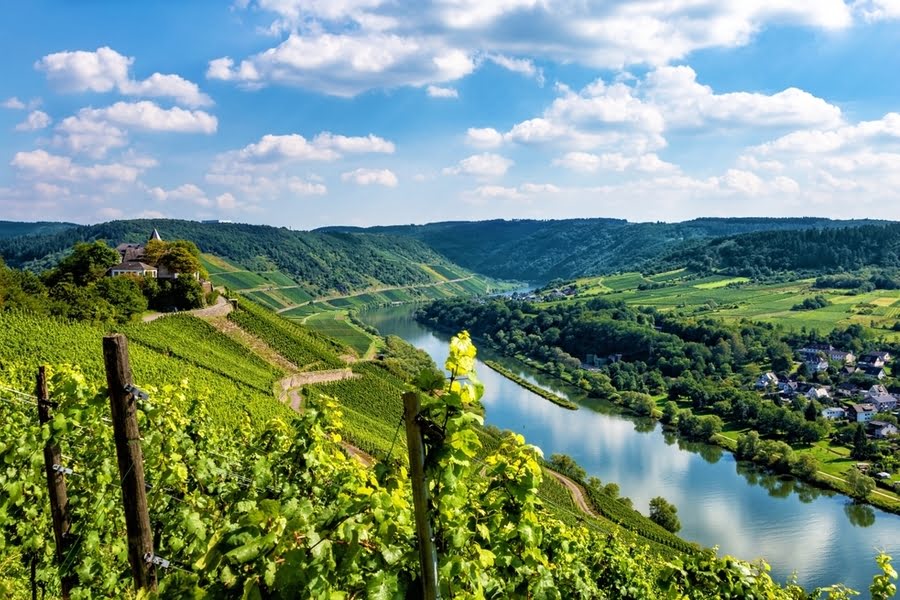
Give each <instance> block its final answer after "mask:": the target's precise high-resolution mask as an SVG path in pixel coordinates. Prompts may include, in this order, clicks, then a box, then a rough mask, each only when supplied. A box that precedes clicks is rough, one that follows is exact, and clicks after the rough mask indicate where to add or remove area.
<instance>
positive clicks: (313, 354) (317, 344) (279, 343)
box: [228, 301, 344, 371]
mask: <svg viewBox="0 0 900 600" xmlns="http://www.w3.org/2000/svg"><path fill="white" fill-rule="evenodd" d="M238 307H239V308H238V310H235V311H232V312H231V313H230V314H229V315H228V318H229V319H230V320H231V321H233V322H234V323H235V324H236V325H238V326H239V327H240V328H241V329H244V330H245V331H247V332H248V333H250V334H252V335H255V336H256V337H258V338H260V339H261V340H263V341H264V342H266V343H267V344H268V345H269V346H271V347H272V348H273V349H275V351H277V352H278V353H279V354H281V355H282V356H283V357H285V358H286V359H288V360H289V361H291V362H292V363H294V364H295V365H297V367H299V368H300V369H302V370H307V371H312V370H321V369H336V368H340V367H343V366H344V361H343V360H341V359H340V358H339V353H341V352H342V351H343V350H344V348H342V347H341V346H340V345H338V344H337V343H336V342H334V341H332V340H329V339H328V338H326V337H324V336H321V335H319V334H316V333H313V332H311V331H309V330H307V329H305V328H303V327H300V326H298V325H296V324H294V323H291V322H290V321H288V320H286V319H282V318H281V317H279V316H278V315H276V314H273V313H271V312H270V311H267V310H266V309H264V308H262V307H260V306H257V305H256V304H254V303H252V302H246V301H241V302H239V304H238Z"/></svg>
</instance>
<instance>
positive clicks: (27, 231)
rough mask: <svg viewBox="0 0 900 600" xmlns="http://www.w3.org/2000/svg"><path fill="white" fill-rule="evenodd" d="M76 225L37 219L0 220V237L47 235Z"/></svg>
mask: <svg viewBox="0 0 900 600" xmlns="http://www.w3.org/2000/svg"><path fill="white" fill-rule="evenodd" d="M73 227H78V225H76V224H75V223H54V222H50V221H38V222H37V223H20V222H18V221H0V239H6V238H11V237H18V236H20V235H47V234H53V233H56V232H58V231H64V230H66V229H72V228H73Z"/></svg>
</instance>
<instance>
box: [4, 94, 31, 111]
mask: <svg viewBox="0 0 900 600" xmlns="http://www.w3.org/2000/svg"><path fill="white" fill-rule="evenodd" d="M0 106H2V107H3V108H9V109H11V110H25V108H26V106H25V103H24V102H22V101H21V100H19V99H18V98H16V97H15V96H13V97H12V98H7V99H6V100H4V101H3V102H2V103H0Z"/></svg>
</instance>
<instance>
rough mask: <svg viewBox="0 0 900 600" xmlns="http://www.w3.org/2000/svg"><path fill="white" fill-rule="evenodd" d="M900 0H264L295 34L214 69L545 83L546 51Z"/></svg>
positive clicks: (670, 42) (636, 55)
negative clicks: (502, 71)
mask: <svg viewBox="0 0 900 600" xmlns="http://www.w3.org/2000/svg"><path fill="white" fill-rule="evenodd" d="M896 1H897V0H857V1H856V3H855V7H854V8H851V7H850V6H848V4H846V3H845V2H844V0H800V1H796V2H789V1H787V0H757V1H755V2H746V1H745V0H718V1H712V0H671V1H667V2H661V1H659V0H612V1H610V2H573V1H572V0H495V1H491V2H485V1H483V0H432V1H426V2H421V1H419V0H416V1H413V0H392V1H390V2H387V1H382V0H340V1H333V2H327V1H325V0H309V1H301V0H257V1H256V2H252V3H251V2H249V1H248V2H240V3H238V7H239V8H247V7H249V6H250V5H251V4H252V5H253V7H254V8H255V9H258V10H261V11H263V12H268V13H272V14H274V15H275V20H274V22H273V23H272V25H271V26H270V27H269V28H268V30H267V33H269V34H271V35H275V36H279V37H283V36H285V35H286V36H287V37H286V38H285V39H283V41H282V42H281V43H280V44H278V45H276V46H275V47H273V48H270V49H268V50H265V51H263V52H260V53H258V54H255V55H252V56H250V57H247V58H244V59H238V60H233V59H232V58H229V57H223V58H219V59H216V60H214V61H212V62H210V65H209V70H208V74H207V75H208V77H210V78H214V79H222V80H230V81H236V82H238V83H240V84H242V85H245V86H249V87H255V86H261V85H267V84H269V83H279V84H285V85H293V86H298V87H305V88H308V89H312V90H316V91H319V92H323V93H326V94H333V95H340V96H352V95H356V94H358V93H361V92H363V91H366V90H371V89H389V88H395V87H399V86H425V85H429V84H432V85H435V84H439V83H442V82H447V81H453V80H456V79H459V78H460V77H464V76H465V75H468V74H469V73H471V72H472V71H473V70H474V68H475V67H476V64H475V60H473V59H474V58H475V57H482V59H486V60H490V61H492V62H495V63H497V64H499V65H501V66H503V67H504V68H507V69H511V70H514V71H516V72H520V73H524V74H527V75H530V76H533V77H535V78H537V79H538V80H539V81H540V78H541V73H540V69H538V68H536V67H535V65H534V61H535V60H538V61H541V60H546V61H553V62H560V63H573V62H574V63H579V64H582V65H586V66H589V67H593V68H603V69H621V68H623V67H627V66H630V65H649V66H661V65H666V64H670V63H672V62H673V61H676V60H680V59H683V58H684V57H686V56H688V55H689V54H690V53H692V52H694V51H697V50H701V49H706V48H733V47H736V46H741V45H745V44H747V43H749V42H750V41H751V40H752V39H753V37H754V36H755V35H756V34H757V33H758V32H759V31H762V30H763V29H765V28H766V27H768V26H774V25H790V26H800V27H807V28H812V29H822V30H826V31H830V30H838V29H842V28H846V27H849V26H850V25H851V24H852V23H853V18H854V13H856V14H862V15H868V17H867V18H885V15H890V14H892V11H893V10H894V8H893V7H894V3H895V2H896ZM513 57H515V58H513Z"/></svg>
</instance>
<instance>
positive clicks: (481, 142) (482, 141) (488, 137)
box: [466, 127, 503, 149]
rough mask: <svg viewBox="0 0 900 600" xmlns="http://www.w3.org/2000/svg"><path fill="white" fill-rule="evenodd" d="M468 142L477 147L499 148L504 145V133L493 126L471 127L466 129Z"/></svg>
mask: <svg viewBox="0 0 900 600" xmlns="http://www.w3.org/2000/svg"><path fill="white" fill-rule="evenodd" d="M466 143H467V144H469V145H470V146H475V147H476V148H484V149H489V148H497V147H499V146H501V145H503V134H502V133H500V132H499V131H497V130H496V129H494V128H493V127H484V128H477V127H470V128H469V129H468V131H466Z"/></svg>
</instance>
